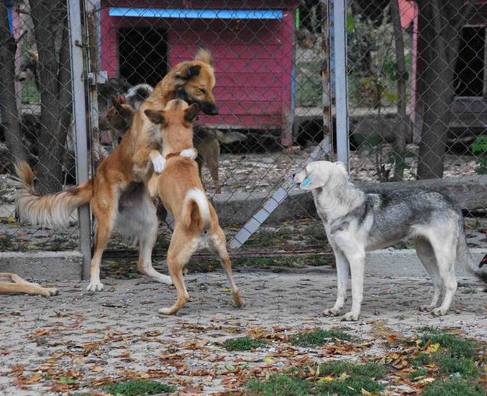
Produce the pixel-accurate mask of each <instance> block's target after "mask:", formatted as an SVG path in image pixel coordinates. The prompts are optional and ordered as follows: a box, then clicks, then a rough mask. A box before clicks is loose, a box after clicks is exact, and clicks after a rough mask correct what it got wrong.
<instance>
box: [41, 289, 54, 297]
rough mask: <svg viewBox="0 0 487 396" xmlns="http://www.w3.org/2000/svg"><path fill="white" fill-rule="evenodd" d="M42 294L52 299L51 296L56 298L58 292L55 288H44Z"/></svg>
mask: <svg viewBox="0 0 487 396" xmlns="http://www.w3.org/2000/svg"><path fill="white" fill-rule="evenodd" d="M41 294H42V295H43V296H44V297H51V296H55V295H56V294H58V290H57V289H56V288H54V287H43V288H42V293H41Z"/></svg>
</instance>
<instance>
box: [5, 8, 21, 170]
mask: <svg viewBox="0 0 487 396" xmlns="http://www.w3.org/2000/svg"><path fill="white" fill-rule="evenodd" d="M16 49H17V45H16V43H15V39H14V37H13V36H12V34H11V33H10V30H9V23H8V13H7V7H6V5H5V2H4V1H0V119H1V121H2V124H3V126H4V128H5V140H6V143H7V147H8V150H9V153H10V156H11V158H10V161H12V162H14V161H20V160H25V159H26V158H27V155H26V153H25V149H24V146H23V143H22V134H21V129H20V118H19V111H18V108H17V99H16V95H15V51H16Z"/></svg>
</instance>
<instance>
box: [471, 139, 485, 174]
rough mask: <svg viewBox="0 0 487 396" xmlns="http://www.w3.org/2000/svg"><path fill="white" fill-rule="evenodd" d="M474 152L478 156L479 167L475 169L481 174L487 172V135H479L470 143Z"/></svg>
mask: <svg viewBox="0 0 487 396" xmlns="http://www.w3.org/2000/svg"><path fill="white" fill-rule="evenodd" d="M470 149H471V150H472V153H473V154H474V155H475V156H476V157H477V158H476V161H477V168H476V169H475V171H476V172H477V173H478V174H479V175H485V174H487V136H477V138H476V139H475V141H474V142H473V143H472V144H471V145H470Z"/></svg>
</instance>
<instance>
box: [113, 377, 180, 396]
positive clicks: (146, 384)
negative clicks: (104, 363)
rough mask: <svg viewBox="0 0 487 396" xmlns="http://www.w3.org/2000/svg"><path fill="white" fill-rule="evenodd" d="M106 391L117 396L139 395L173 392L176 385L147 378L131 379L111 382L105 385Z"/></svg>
mask: <svg viewBox="0 0 487 396" xmlns="http://www.w3.org/2000/svg"><path fill="white" fill-rule="evenodd" d="M103 390H104V391H105V392H106V393H110V394H112V395H117V396H139V395H155V394H159V393H163V392H165V393H173V392H175V391H176V387H174V386H171V385H166V384H161V383H160V382H156V381H147V380H131V381H127V382H121V383H118V384H110V385H106V386H104V387H103Z"/></svg>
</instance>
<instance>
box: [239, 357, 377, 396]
mask: <svg viewBox="0 0 487 396" xmlns="http://www.w3.org/2000/svg"><path fill="white" fill-rule="evenodd" d="M319 373H320V378H317V380H316V381H313V380H309V379H307V380H305V379H302V378H300V377H298V376H290V375H283V374H274V375H272V376H270V377H269V378H268V379H267V380H264V381H259V380H255V379H254V380H251V381H249V382H248V384H247V393H246V394H248V395H252V396H298V395H299V396H301V395H303V396H304V395H322V396H325V395H362V394H363V391H367V392H370V393H378V392H380V391H382V390H383V389H384V386H383V385H382V384H380V383H379V382H377V381H376V378H381V377H383V376H384V375H385V373H386V371H385V369H384V367H383V366H381V365H379V364H376V363H368V364H364V365H361V364H352V363H347V362H330V363H327V364H323V365H321V366H320V370H319Z"/></svg>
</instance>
